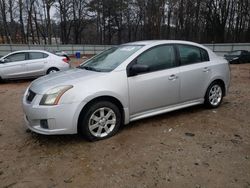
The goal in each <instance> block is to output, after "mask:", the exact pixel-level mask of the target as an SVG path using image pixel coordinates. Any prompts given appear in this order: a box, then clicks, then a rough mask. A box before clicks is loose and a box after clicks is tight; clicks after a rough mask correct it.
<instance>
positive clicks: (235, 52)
mask: <svg viewBox="0 0 250 188" xmlns="http://www.w3.org/2000/svg"><path fill="white" fill-rule="evenodd" d="M228 54H229V55H240V54H241V51H232V52H229V53H228Z"/></svg>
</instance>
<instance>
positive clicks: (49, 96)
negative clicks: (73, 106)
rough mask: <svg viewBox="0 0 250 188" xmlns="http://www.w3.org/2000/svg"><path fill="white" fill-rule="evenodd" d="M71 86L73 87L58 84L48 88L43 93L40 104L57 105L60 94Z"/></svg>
mask: <svg viewBox="0 0 250 188" xmlns="http://www.w3.org/2000/svg"><path fill="white" fill-rule="evenodd" d="M71 88H73V86H72V85H69V86H58V87H55V88H53V89H51V90H49V91H48V92H47V93H46V94H44V95H43V98H42V100H41V102H40V105H57V104H58V102H59V100H60V98H61V97H62V95H63V94H64V93H65V92H66V91H68V90H69V89H71Z"/></svg>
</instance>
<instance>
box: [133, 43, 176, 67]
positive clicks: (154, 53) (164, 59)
mask: <svg viewBox="0 0 250 188" xmlns="http://www.w3.org/2000/svg"><path fill="white" fill-rule="evenodd" d="M137 64H142V65H148V66H149V71H156V70H162V69H166V68H171V67H174V66H175V53H174V47H173V46H170V45H166V46H159V47H154V48H153V49H151V50H148V51H146V52H145V53H143V54H142V55H140V56H139V57H138V58H137Z"/></svg>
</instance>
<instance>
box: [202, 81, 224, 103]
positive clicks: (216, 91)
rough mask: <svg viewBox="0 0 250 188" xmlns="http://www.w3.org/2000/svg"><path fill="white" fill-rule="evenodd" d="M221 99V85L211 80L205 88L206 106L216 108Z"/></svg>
mask: <svg viewBox="0 0 250 188" xmlns="http://www.w3.org/2000/svg"><path fill="white" fill-rule="evenodd" d="M222 99H223V87H222V85H221V83H219V82H213V83H212V84H211V85H210V86H209V87H208V89H207V92H206V96H205V104H206V106H207V107H208V108H217V107H218V106H220V104H221V102H222Z"/></svg>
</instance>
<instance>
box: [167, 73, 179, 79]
mask: <svg viewBox="0 0 250 188" xmlns="http://www.w3.org/2000/svg"><path fill="white" fill-rule="evenodd" d="M177 78H178V76H176V75H175V74H172V75H170V76H169V77H168V79H169V80H176V79H177Z"/></svg>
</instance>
